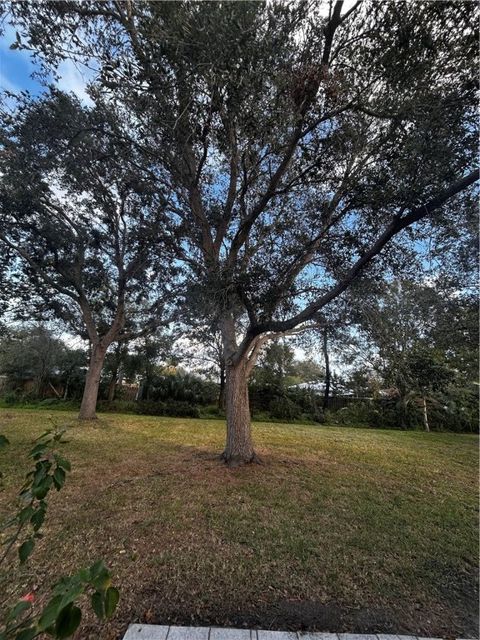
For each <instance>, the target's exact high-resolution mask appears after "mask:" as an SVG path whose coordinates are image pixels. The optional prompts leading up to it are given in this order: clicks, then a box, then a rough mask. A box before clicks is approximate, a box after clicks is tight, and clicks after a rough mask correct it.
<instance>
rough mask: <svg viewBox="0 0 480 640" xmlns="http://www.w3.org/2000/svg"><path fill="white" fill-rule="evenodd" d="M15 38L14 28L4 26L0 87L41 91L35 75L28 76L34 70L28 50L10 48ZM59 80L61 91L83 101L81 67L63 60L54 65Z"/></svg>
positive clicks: (0, 57) (1, 39) (0, 54)
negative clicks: (57, 65) (59, 63)
mask: <svg viewBox="0 0 480 640" xmlns="http://www.w3.org/2000/svg"><path fill="white" fill-rule="evenodd" d="M14 42H15V29H13V28H12V27H10V26H8V25H7V26H6V28H5V33H4V34H3V36H2V37H1V38H0V91H4V90H8V91H12V92H14V93H17V92H19V91H22V90H28V91H30V92H31V93H32V94H34V95H38V94H39V93H41V92H42V90H43V87H42V85H41V83H40V82H39V80H38V79H36V78H32V74H33V73H34V72H35V71H36V70H37V66H36V65H35V63H34V62H33V59H32V56H31V54H30V53H29V52H28V51H21V50H18V49H13V50H12V49H10V45H11V44H12V43H14ZM58 72H59V75H60V76H61V77H60V80H59V81H58V83H57V84H58V86H59V87H60V88H61V89H63V90H64V91H73V92H74V93H76V94H77V96H78V97H79V98H80V99H81V100H83V101H84V102H88V101H89V98H88V95H87V94H86V92H85V87H86V79H87V77H86V74H85V70H83V69H80V68H79V67H77V66H76V65H75V64H74V63H73V62H71V61H69V60H67V61H65V62H62V63H61V65H60V67H59V69H58Z"/></svg>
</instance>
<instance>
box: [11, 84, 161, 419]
mask: <svg viewBox="0 0 480 640" xmlns="http://www.w3.org/2000/svg"><path fill="white" fill-rule="evenodd" d="M123 124H124V122H123V119H122V118H121V117H120V115H119V114H117V113H115V112H114V109H113V105H112V104H110V103H109V104H108V105H107V104H104V103H102V102H101V100H97V102H96V103H95V105H94V106H93V107H86V106H84V105H81V104H80V103H79V101H78V100H77V99H76V98H74V97H73V96H71V95H66V94H64V93H61V92H59V91H57V90H53V89H52V90H51V91H50V93H49V94H47V95H46V96H45V97H43V98H42V99H40V100H36V101H31V100H30V99H28V98H24V99H19V101H18V105H17V107H16V109H15V111H14V113H13V114H11V113H4V114H3V118H2V122H1V131H0V135H1V137H2V142H3V147H4V150H3V153H2V155H1V157H0V173H1V184H0V244H1V245H2V246H3V251H4V252H6V253H7V255H8V257H9V259H10V261H9V268H8V273H9V274H10V279H11V281H13V283H14V284H15V285H16V296H17V297H19V298H21V299H22V300H23V301H24V306H25V310H26V312H27V313H28V314H32V313H37V314H38V315H39V316H45V314H46V313H48V314H50V315H51V316H53V317H55V318H57V319H60V320H61V321H63V322H64V323H66V324H67V325H68V326H69V328H70V330H71V331H72V332H74V333H75V334H76V335H80V336H81V337H83V338H87V339H88V340H89V342H90V357H89V365H88V371H87V375H86V379H85V388H84V393H83V397H82V403H81V407H80V415H79V417H80V418H81V419H93V418H95V417H96V416H95V409H96V403H97V396H98V387H99V382H100V376H101V372H102V368H103V364H104V360H105V356H106V353H107V350H108V349H109V347H110V345H112V344H113V343H115V342H122V341H125V340H131V339H132V338H134V337H138V336H139V335H141V334H142V333H148V332H151V331H152V330H154V329H155V327H157V326H158V325H159V324H160V323H161V321H162V312H163V310H164V309H165V304H166V299H165V295H164V294H165V291H166V289H167V287H168V283H169V282H170V280H169V278H168V277H166V273H165V269H167V267H166V266H165V265H167V264H168V261H167V258H166V254H165V248H163V249H164V250H163V251H161V229H162V228H163V227H162V225H163V223H164V215H163V211H164V207H163V205H164V197H163V193H162V192H160V191H159V190H158V189H155V190H154V189H152V188H151V185H150V182H149V180H150V178H149V175H148V171H147V170H144V171H141V170H136V169H135V168H134V166H135V148H134V147H132V146H131V145H129V144H127V143H126V142H125V141H124V140H123V137H122V127H123ZM160 255H161V256H162V260H160V259H159V256H160ZM164 266H165V269H164V268H163V267H164ZM168 269H170V273H171V272H172V271H173V267H172V266H170V267H168Z"/></svg>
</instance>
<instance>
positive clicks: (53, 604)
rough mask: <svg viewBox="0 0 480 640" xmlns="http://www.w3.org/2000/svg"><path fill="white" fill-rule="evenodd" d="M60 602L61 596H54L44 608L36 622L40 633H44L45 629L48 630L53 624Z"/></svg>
mask: <svg viewBox="0 0 480 640" xmlns="http://www.w3.org/2000/svg"><path fill="white" fill-rule="evenodd" d="M61 602H62V596H55V597H54V598H52V599H51V600H50V602H49V603H48V604H47V606H46V607H45V608H44V610H43V611H42V615H41V616H40V619H39V621H38V628H39V630H40V631H45V629H48V628H49V627H50V626H51V625H52V624H53V623H54V622H55V620H56V619H57V616H58V614H59V611H60V604H61Z"/></svg>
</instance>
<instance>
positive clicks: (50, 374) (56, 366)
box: [0, 325, 74, 397]
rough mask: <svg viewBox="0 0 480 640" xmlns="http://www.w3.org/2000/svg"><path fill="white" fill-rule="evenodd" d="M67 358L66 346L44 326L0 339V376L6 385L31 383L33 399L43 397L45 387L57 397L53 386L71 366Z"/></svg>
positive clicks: (71, 363)
mask: <svg viewBox="0 0 480 640" xmlns="http://www.w3.org/2000/svg"><path fill="white" fill-rule="evenodd" d="M68 357H69V350H68V349H67V347H66V345H65V344H64V343H63V342H62V341H61V340H60V339H59V338H57V337H55V335H54V334H53V333H52V332H51V331H50V330H49V329H47V328H46V327H45V326H44V325H39V326H35V327H32V328H30V329H29V328H24V329H18V330H10V331H9V332H8V333H7V335H6V336H4V337H3V338H2V339H1V340H0V373H2V374H3V375H5V376H6V377H7V384H8V386H9V387H10V388H11V389H16V388H18V387H22V388H23V384H24V383H25V381H28V380H32V381H33V385H34V386H33V393H34V395H35V396H36V397H42V396H43V394H44V393H45V391H46V388H47V387H49V388H50V389H51V390H53V392H54V393H55V395H56V396H57V397H60V392H59V391H58V389H57V388H56V387H55V384H54V383H55V382H56V381H59V382H60V381H61V378H62V377H63V376H62V373H64V372H63V368H64V367H67V368H68V369H70V368H71V367H72V366H74V362H70V363H68ZM65 373H66V372H65Z"/></svg>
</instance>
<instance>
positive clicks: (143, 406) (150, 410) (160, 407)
mask: <svg viewBox="0 0 480 640" xmlns="http://www.w3.org/2000/svg"><path fill="white" fill-rule="evenodd" d="M137 413H141V414H143V415H146V416H164V415H166V414H165V404H164V403H163V402H159V401H158V400H139V401H138V402H137Z"/></svg>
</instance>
